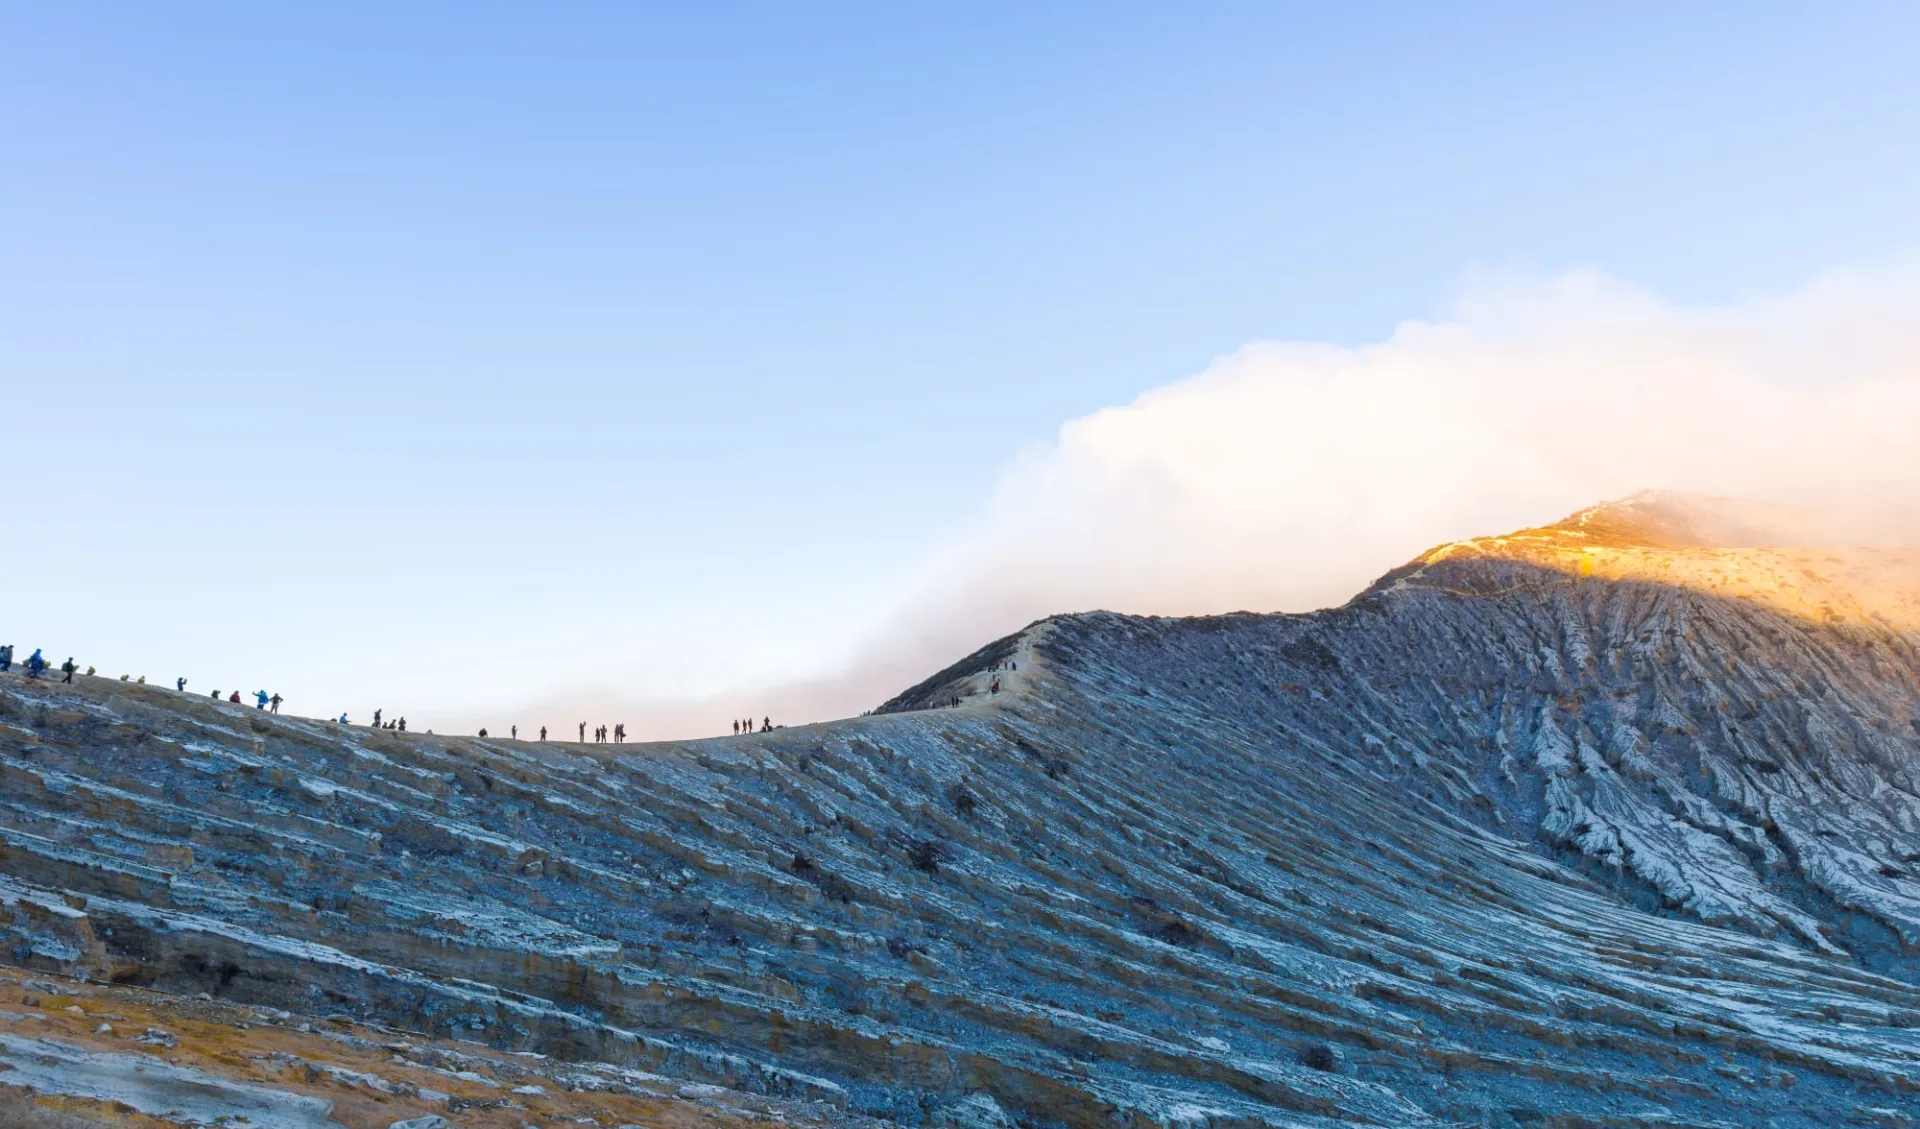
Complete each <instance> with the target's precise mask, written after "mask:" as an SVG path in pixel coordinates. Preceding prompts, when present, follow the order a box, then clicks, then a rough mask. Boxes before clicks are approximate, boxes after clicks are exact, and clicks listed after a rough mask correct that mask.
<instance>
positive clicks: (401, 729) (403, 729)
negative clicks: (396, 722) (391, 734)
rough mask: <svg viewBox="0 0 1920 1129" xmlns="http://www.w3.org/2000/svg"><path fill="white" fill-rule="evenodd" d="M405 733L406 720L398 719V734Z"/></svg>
mask: <svg viewBox="0 0 1920 1129" xmlns="http://www.w3.org/2000/svg"><path fill="white" fill-rule="evenodd" d="M406 731H407V719H406V718H404V717H403V718H401V719H400V732H402V733H405V732H406Z"/></svg>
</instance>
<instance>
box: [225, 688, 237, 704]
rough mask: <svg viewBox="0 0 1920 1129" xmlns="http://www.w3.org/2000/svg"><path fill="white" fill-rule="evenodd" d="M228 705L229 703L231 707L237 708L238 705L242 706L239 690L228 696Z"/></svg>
mask: <svg viewBox="0 0 1920 1129" xmlns="http://www.w3.org/2000/svg"><path fill="white" fill-rule="evenodd" d="M227 703H228V704H229V705H235V706H237V705H239V704H240V691H238V690H235V691H234V692H233V693H232V694H230V695H228V696H227Z"/></svg>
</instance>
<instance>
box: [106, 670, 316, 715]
mask: <svg viewBox="0 0 1920 1129" xmlns="http://www.w3.org/2000/svg"><path fill="white" fill-rule="evenodd" d="M122 680H123V681H124V680H125V676H124V675H123V676H122ZM141 681H142V682H145V681H146V679H145V678H142V679H141ZM173 688H174V689H175V690H178V691H180V692H181V693H182V694H184V693H186V692H187V680H186V679H184V678H176V679H174V680H173ZM207 697H209V698H212V699H213V700H214V701H216V702H217V701H219V700H220V691H218V690H214V691H212V692H210V693H209V694H208V695H207ZM227 701H229V702H231V703H233V704H234V705H236V706H237V705H239V704H240V691H238V690H235V691H234V692H233V693H232V694H230V695H228V696H227ZM284 701H286V699H285V698H282V697H281V696H280V695H279V694H271V695H270V694H268V693H267V692H266V691H265V690H255V691H254V692H253V708H254V709H257V710H266V711H267V712H268V713H279V712H280V703H281V702H284Z"/></svg>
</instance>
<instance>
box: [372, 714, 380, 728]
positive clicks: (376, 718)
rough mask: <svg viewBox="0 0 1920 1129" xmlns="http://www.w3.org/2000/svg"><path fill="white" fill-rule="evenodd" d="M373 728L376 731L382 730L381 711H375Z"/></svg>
mask: <svg viewBox="0 0 1920 1129" xmlns="http://www.w3.org/2000/svg"><path fill="white" fill-rule="evenodd" d="M373 727H374V728H375V729H378V728H380V711H379V710H374V711H373Z"/></svg>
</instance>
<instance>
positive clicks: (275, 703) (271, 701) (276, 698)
mask: <svg viewBox="0 0 1920 1129" xmlns="http://www.w3.org/2000/svg"><path fill="white" fill-rule="evenodd" d="M284 701H286V699H285V698H282V697H281V696H280V694H279V692H278V691H276V692H275V693H274V695H273V697H271V698H268V699H267V704H268V705H270V706H272V707H273V710H272V712H274V713H279V712H280V703H281V702H284Z"/></svg>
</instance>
